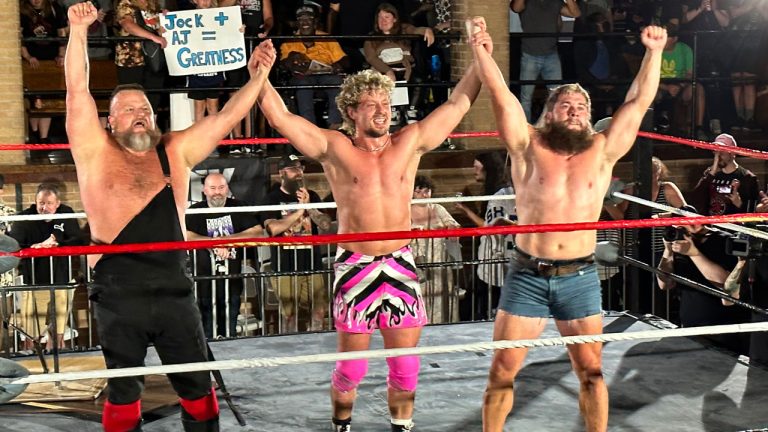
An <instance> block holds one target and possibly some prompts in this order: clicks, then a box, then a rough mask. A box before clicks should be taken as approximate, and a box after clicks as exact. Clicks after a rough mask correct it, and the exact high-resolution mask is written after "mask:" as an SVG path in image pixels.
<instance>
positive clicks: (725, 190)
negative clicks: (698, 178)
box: [715, 185, 733, 194]
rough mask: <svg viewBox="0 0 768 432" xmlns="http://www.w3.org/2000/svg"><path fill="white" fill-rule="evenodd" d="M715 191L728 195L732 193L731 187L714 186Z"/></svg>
mask: <svg viewBox="0 0 768 432" xmlns="http://www.w3.org/2000/svg"><path fill="white" fill-rule="evenodd" d="M715 190H716V191H717V193H721V194H729V193H731V192H732V191H733V188H732V187H731V185H718V186H715Z"/></svg>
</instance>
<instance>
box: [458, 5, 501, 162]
mask: <svg viewBox="0 0 768 432" xmlns="http://www.w3.org/2000/svg"><path fill="white" fill-rule="evenodd" d="M508 11H509V1H508V0H482V1H480V0H475V1H469V0H457V1H455V2H454V3H453V28H454V29H460V30H461V32H462V35H463V36H462V40H461V42H460V43H455V44H453V45H452V46H451V77H452V79H453V80H454V81H458V80H459V78H461V76H462V75H463V74H464V71H465V70H466V68H467V66H469V64H470V63H472V51H471V50H470V48H469V46H468V45H467V43H466V31H465V30H464V20H465V19H467V18H471V17H474V16H482V17H484V18H485V22H486V24H487V25H488V32H489V33H490V34H491V37H492V38H493V58H494V59H495V60H496V63H497V64H498V65H499V69H501V72H502V74H503V75H504V78H505V79H508V78H509V76H508V75H509V12H508ZM489 130H496V124H495V121H494V117H493V111H492V110H491V104H490V99H489V98H488V93H487V92H486V91H485V90H482V91H481V92H480V95H479V96H478V98H477V100H476V101H475V103H474V104H473V106H472V109H471V110H470V111H469V114H467V116H466V117H464V120H463V121H462V122H461V124H460V125H459V127H458V130H457V131H461V132H468V131H489ZM457 142H458V143H459V145H460V146H461V147H463V148H466V149H470V150H471V149H482V148H489V147H500V146H501V143H500V142H499V141H498V140H497V139H493V138H472V139H464V140H457Z"/></svg>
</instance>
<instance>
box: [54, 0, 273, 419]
mask: <svg viewBox="0 0 768 432" xmlns="http://www.w3.org/2000/svg"><path fill="white" fill-rule="evenodd" d="M68 14H69V22H70V29H71V33H70V35H69V45H68V47H67V56H66V60H65V75H66V84H67V134H68V136H69V142H70V143H71V146H72V156H73V157H74V159H75V165H76V166H77V178H78V182H79V184H80V195H81V197H82V201H83V206H84V207H85V211H86V214H87V215H88V222H89V223H90V226H91V235H92V239H93V242H94V243H96V244H125V243H145V242H162V241H179V240H184V232H185V227H184V217H183V216H184V209H185V207H186V203H187V195H188V187H189V172H190V169H191V168H192V167H193V166H195V165H196V164H197V163H199V162H201V161H202V160H203V159H205V157H206V156H207V155H208V154H209V153H210V152H211V151H212V150H213V149H214V148H215V147H216V145H217V144H218V143H219V141H220V140H221V139H222V138H223V137H224V136H225V135H226V134H227V133H228V132H229V130H230V129H232V127H233V126H234V125H235V124H236V123H237V122H238V121H239V120H240V119H241V118H242V117H243V116H244V115H245V114H246V112H248V110H249V109H250V108H251V107H252V106H253V104H254V103H255V101H256V96H257V95H258V93H259V91H260V90H261V86H262V84H263V83H264V80H265V79H266V76H267V73H268V72H269V68H268V67H264V65H269V66H271V64H272V63H273V62H274V57H275V53H274V49H273V48H272V45H271V43H270V42H269V41H267V42H264V43H263V44H262V45H261V46H260V47H259V48H257V49H256V50H255V51H254V53H253V55H252V56H251V58H250V60H249V62H248V70H249V72H250V74H251V79H250V81H249V82H248V83H247V84H246V85H244V86H243V87H242V89H241V90H240V91H238V92H237V94H235V95H234V96H233V97H232V98H231V99H230V100H229V102H228V103H227V105H226V106H225V107H224V108H223V109H222V110H221V111H220V112H219V113H218V114H216V115H212V116H208V117H205V119H203V120H201V121H199V122H197V123H195V124H194V125H192V126H191V127H190V128H189V129H186V130H183V131H179V132H171V133H168V134H165V135H161V133H160V131H159V130H158V129H157V127H156V125H155V119H154V113H153V110H152V106H151V105H150V104H149V101H148V100H147V97H146V95H145V94H144V92H143V90H142V89H141V88H140V87H135V86H133V87H118V88H116V89H115V91H114V92H113V96H112V100H111V103H110V113H109V119H108V121H109V127H110V130H111V131H112V133H107V132H106V131H105V130H104V129H103V128H102V127H101V125H100V123H99V117H98V112H97V110H96V104H95V103H94V100H93V97H92V96H91V94H90V93H89V91H88V57H87V55H86V46H87V39H86V35H87V32H88V26H89V25H90V24H91V23H93V22H94V21H95V20H96V17H97V11H96V8H95V7H94V6H93V4H91V3H90V2H86V3H79V4H76V5H74V6H72V7H71V8H70V9H69V13H68ZM88 264H89V265H90V266H91V267H93V268H94V283H93V284H92V286H91V287H90V292H89V296H90V298H91V299H92V300H93V301H94V304H95V314H96V319H97V321H98V332H99V338H100V342H101V345H102V348H103V352H104V358H105V360H106V364H107V367H108V368H124V367H132V366H142V365H143V363H144V356H145V355H146V348H147V345H148V344H149V343H154V346H155V349H156V350H157V352H158V354H159V355H160V358H161V360H162V361H163V363H166V364H173V363H189V362H201V361H206V359H207V357H206V348H205V347H206V345H205V338H204V336H203V328H202V323H201V321H200V313H199V311H198V310H197V306H196V304H195V298H194V295H193V284H192V281H191V279H190V277H189V274H188V272H187V270H186V253H185V252H184V251H171V252H152V253H138V254H119V255H117V254H115V255H103V256H101V255H90V256H88ZM169 378H170V380H171V384H172V385H173V387H174V389H175V390H176V392H177V393H178V395H179V397H180V398H181V407H182V423H183V425H184V430H185V431H213V430H218V405H217V402H216V396H215V394H214V393H213V392H212V390H211V385H210V375H209V373H207V372H196V373H187V374H174V375H169ZM142 383H143V378H142V377H128V378H117V379H110V380H109V400H108V402H107V403H105V405H104V412H103V417H102V422H103V425H104V430H105V431H108V432H111V431H121V432H122V431H127V430H131V431H132V430H140V428H141V426H140V423H141V405H140V397H141V390H142V387H143V385H142Z"/></svg>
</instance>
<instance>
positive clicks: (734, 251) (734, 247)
mask: <svg viewBox="0 0 768 432" xmlns="http://www.w3.org/2000/svg"><path fill="white" fill-rule="evenodd" d="M747 225H749V224H745V226H747ZM752 228H756V229H759V230H760V231H763V232H765V231H766V228H767V226H766V225H760V226H752ZM725 253H726V254H728V255H732V256H737V257H743V258H760V257H763V256H768V241H766V240H764V239H761V238H757V237H753V236H751V235H748V234H737V235H734V236H731V237H728V238H726V239H725Z"/></svg>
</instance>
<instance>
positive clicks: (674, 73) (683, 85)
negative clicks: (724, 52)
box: [656, 23, 710, 141]
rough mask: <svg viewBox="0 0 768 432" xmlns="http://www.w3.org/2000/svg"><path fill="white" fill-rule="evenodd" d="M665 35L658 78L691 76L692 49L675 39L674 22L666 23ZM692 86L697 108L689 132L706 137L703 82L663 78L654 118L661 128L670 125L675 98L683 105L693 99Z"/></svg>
mask: <svg viewBox="0 0 768 432" xmlns="http://www.w3.org/2000/svg"><path fill="white" fill-rule="evenodd" d="M667 35H668V38H667V45H666V46H665V47H664V52H663V53H662V54H661V78H662V79H664V78H676V79H681V78H685V79H691V78H692V77H693V50H692V49H691V47H689V46H688V45H686V44H684V43H682V42H680V41H679V40H678V37H677V26H676V25H675V24H671V23H669V24H667ZM694 84H695V86H694ZM694 87H695V89H696V90H695V91H696V95H695V97H696V101H695V104H696V112H695V113H694V118H693V120H694V124H695V127H694V130H693V131H692V132H693V135H692V136H693V137H694V138H696V139H698V140H702V141H707V140H709V139H710V138H709V136H708V135H707V133H706V131H705V130H704V127H703V124H704V111H705V103H706V100H705V98H704V86H702V85H701V84H700V83H691V82H688V81H666V82H662V83H661V84H659V91H658V93H657V96H656V110H657V111H659V113H660V114H659V117H658V118H657V119H656V124H657V125H659V126H660V127H661V128H663V129H667V128H669V126H670V117H671V115H670V113H671V112H672V111H673V109H674V104H675V103H676V102H677V101H678V100H680V101H682V103H683V104H684V105H685V106H688V105H690V104H691V103H694V101H693V98H694Z"/></svg>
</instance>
